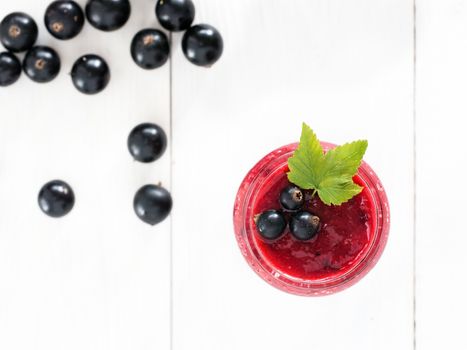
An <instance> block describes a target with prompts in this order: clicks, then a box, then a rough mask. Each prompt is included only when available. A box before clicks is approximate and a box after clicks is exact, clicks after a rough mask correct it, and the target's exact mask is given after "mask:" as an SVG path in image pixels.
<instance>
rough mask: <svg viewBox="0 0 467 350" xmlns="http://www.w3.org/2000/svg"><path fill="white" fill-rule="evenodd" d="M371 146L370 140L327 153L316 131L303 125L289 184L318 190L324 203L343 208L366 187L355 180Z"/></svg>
mask: <svg viewBox="0 0 467 350" xmlns="http://www.w3.org/2000/svg"><path fill="white" fill-rule="evenodd" d="M367 147H368V141H366V140H359V141H354V142H351V143H346V144H344V145H342V146H337V147H336V148H334V149H332V150H329V151H327V152H326V153H324V151H323V148H322V147H321V144H320V142H319V140H318V138H317V137H316V134H315V133H314V132H313V130H312V129H311V128H310V127H309V126H308V125H306V124H305V123H303V126H302V135H301V137H300V144H299V145H298V147H297V149H296V150H295V152H294V154H293V156H292V157H290V158H289V160H288V165H289V172H288V173H287V176H288V178H289V181H290V182H292V183H294V184H295V185H297V186H298V187H300V188H302V189H304V190H314V191H313V194H316V193H317V194H318V196H319V198H320V199H321V200H322V201H323V203H325V204H327V205H341V204H342V203H345V202H347V201H348V200H349V199H351V198H352V197H354V196H356V195H357V194H359V193H360V192H361V191H362V190H363V187H361V186H359V185H357V184H356V183H354V181H353V179H352V178H353V176H354V175H355V174H356V173H357V171H358V168H359V167H360V164H361V162H362V159H363V155H364V154H365V151H366V149H367Z"/></svg>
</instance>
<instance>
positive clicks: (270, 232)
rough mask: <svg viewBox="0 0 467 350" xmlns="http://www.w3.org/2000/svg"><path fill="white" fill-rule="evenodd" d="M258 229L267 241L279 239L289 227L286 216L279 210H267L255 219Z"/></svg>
mask: <svg viewBox="0 0 467 350" xmlns="http://www.w3.org/2000/svg"><path fill="white" fill-rule="evenodd" d="M255 222H256V228H257V229H258V232H259V234H260V235H261V237H263V238H264V239H267V240H274V239H278V238H279V237H280V236H281V235H282V234H283V233H284V230H285V228H286V227H287V221H286V220H285V217H284V215H283V214H282V213H281V212H280V211H278V210H267V211H265V212H263V213H261V214H260V215H258V216H257V217H256V218H255Z"/></svg>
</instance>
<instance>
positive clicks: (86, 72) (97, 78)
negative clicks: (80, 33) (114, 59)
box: [71, 54, 110, 95]
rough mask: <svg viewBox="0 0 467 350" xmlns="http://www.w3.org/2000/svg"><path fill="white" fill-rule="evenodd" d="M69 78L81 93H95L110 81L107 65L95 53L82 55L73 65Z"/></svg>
mask: <svg viewBox="0 0 467 350" xmlns="http://www.w3.org/2000/svg"><path fill="white" fill-rule="evenodd" d="M71 79H72V80H73V84H74V85H75V87H76V88H77V89H78V90H79V91H81V92H82V93H83V94H87V95H93V94H97V93H98V92H101V91H102V90H104V89H105V87H106V86H107V84H108V83H109V81H110V70H109V66H108V65H107V63H106V62H105V61H104V59H102V58H101V57H99V56H97V55H92V54H91V55H84V56H82V57H80V58H79V59H78V60H77V61H76V62H75V64H74V65H73V68H72V70H71Z"/></svg>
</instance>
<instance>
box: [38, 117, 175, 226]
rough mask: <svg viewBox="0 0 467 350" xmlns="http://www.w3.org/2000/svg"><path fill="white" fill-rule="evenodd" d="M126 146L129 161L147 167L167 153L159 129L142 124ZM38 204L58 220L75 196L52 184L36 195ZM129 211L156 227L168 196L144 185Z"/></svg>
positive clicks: (167, 204)
mask: <svg viewBox="0 0 467 350" xmlns="http://www.w3.org/2000/svg"><path fill="white" fill-rule="evenodd" d="M127 143H128V150H129V151H130V154H131V155H132V157H133V159H135V160H136V161H139V162H142V163H150V162H153V161H155V160H157V159H159V158H160V157H162V155H163V154H164V152H165V150H166V149H167V135H166V133H165V132H164V130H163V129H162V128H161V127H160V126H159V125H156V124H151V123H143V124H140V125H138V126H136V127H135V128H134V129H133V130H132V131H131V133H130V135H129V136H128V141H127ZM38 202H39V207H40V208H41V210H42V211H43V212H44V213H45V214H47V215H49V216H51V217H54V218H59V217H62V216H65V215H66V214H68V213H69V212H70V211H71V209H73V206H74V204H75V194H74V192H73V189H72V188H71V186H70V185H69V184H67V183H66V182H65V181H62V180H53V181H50V182H48V183H46V184H45V185H44V186H43V187H42V189H41V190H40V191H39V196H38ZM133 208H134V211H135V213H136V215H137V216H138V217H139V218H140V219H141V220H142V221H144V222H146V223H148V224H150V225H156V224H158V223H160V222H161V221H163V220H165V219H166V218H167V216H168V215H169V214H170V211H171V210H172V196H171V195H170V192H169V191H167V190H166V189H165V188H163V187H162V186H160V185H153V184H149V185H145V186H143V187H141V188H140V189H139V190H138V191H137V192H136V194H135V196H134V199H133Z"/></svg>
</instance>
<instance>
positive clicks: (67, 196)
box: [38, 180, 75, 218]
mask: <svg viewBox="0 0 467 350" xmlns="http://www.w3.org/2000/svg"><path fill="white" fill-rule="evenodd" d="M38 200H39V207H40V208H41V209H42V211H43V212H44V213H45V214H47V215H48V216H51V217H53V218H59V217H62V216H65V215H66V214H68V213H69V212H70V211H71V209H73V206H74V205H75V195H74V193H73V190H72V189H71V187H70V185H68V184H67V183H66V182H63V181H60V180H54V181H50V182H48V183H46V184H45V185H44V186H43V187H42V189H41V190H40V192H39V197H38Z"/></svg>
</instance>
